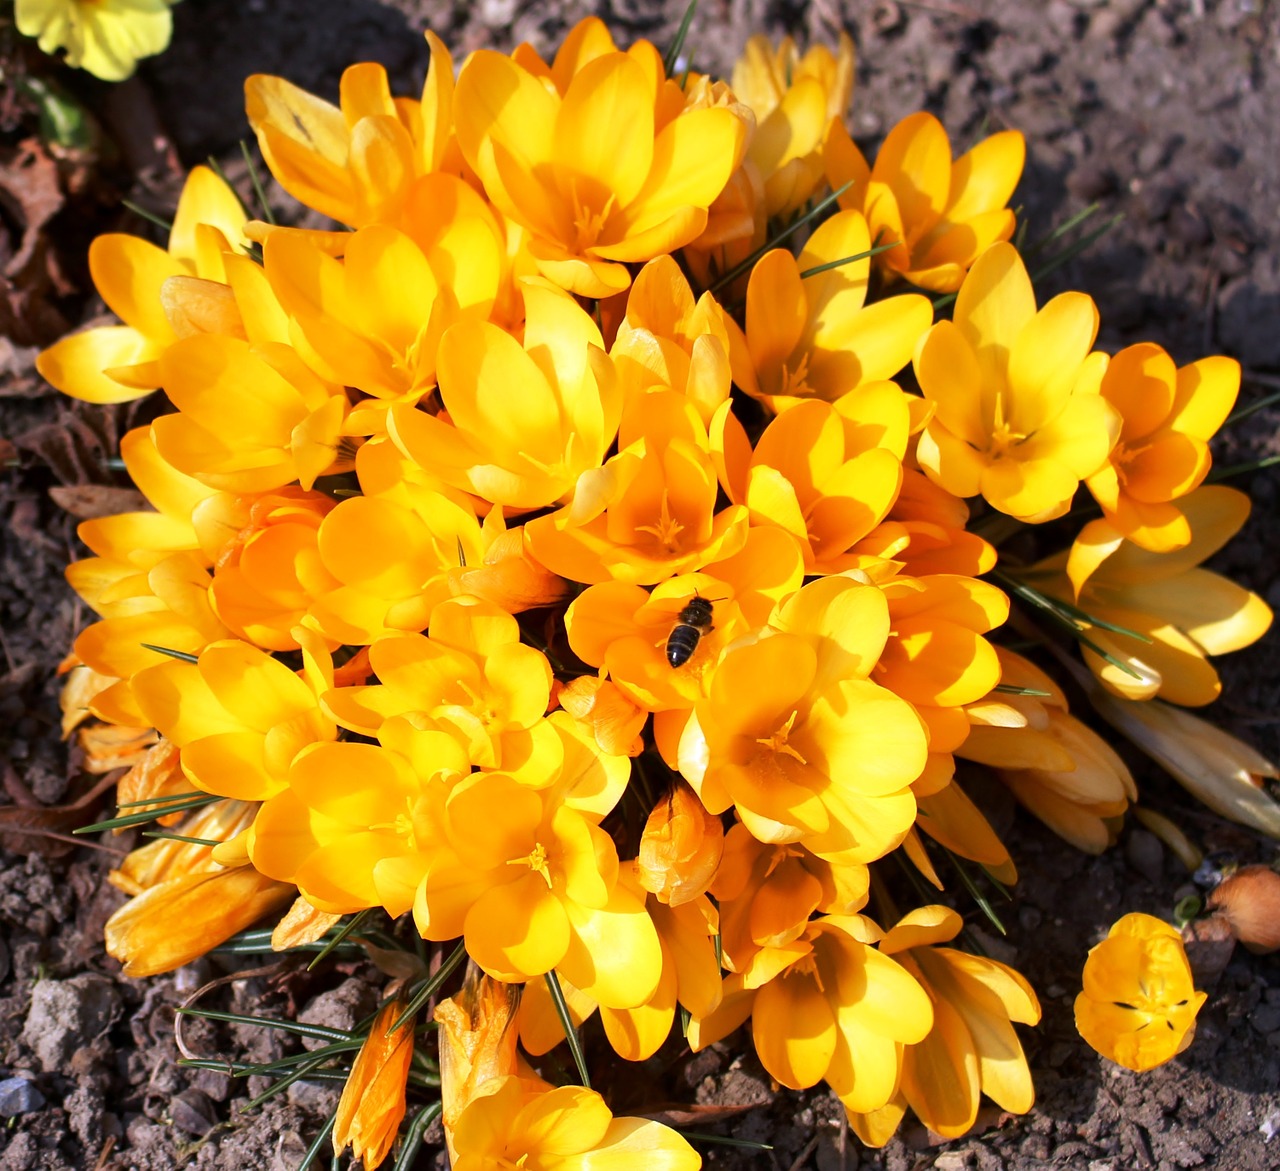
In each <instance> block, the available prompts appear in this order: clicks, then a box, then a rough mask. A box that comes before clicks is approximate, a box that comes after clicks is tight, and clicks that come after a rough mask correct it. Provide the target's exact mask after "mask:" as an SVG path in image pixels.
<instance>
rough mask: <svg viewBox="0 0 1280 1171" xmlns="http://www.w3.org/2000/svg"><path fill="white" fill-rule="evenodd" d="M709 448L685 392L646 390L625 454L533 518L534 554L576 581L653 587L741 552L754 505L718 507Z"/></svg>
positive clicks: (631, 420)
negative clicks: (749, 509)
mask: <svg viewBox="0 0 1280 1171" xmlns="http://www.w3.org/2000/svg"><path fill="white" fill-rule="evenodd" d="M721 409H722V410H725V409H727V404H726V406H725V407H722V408H721ZM707 446H708V444H707V437H706V430H705V429H704V428H703V426H702V422H701V420H700V419H699V417H698V414H697V411H696V410H695V409H694V407H693V405H692V404H691V403H690V402H689V400H688V399H687V398H686V397H685V396H684V395H682V394H678V393H676V392H674V391H654V392H652V393H650V394H647V395H645V398H644V404H643V407H642V408H638V409H635V410H633V411H631V412H629V414H628V416H627V418H626V419H624V420H623V426H622V429H621V431H620V432H619V435H618V447H619V451H618V454H617V455H615V456H614V457H613V458H612V459H610V460H609V461H608V462H607V463H606V464H605V465H604V466H603V467H602V468H599V469H598V470H595V471H592V472H588V473H586V474H584V475H582V476H580V477H579V478H578V480H577V483H576V485H575V487H574V491H573V496H572V499H571V500H570V501H569V503H568V504H566V505H565V507H563V508H562V509H560V510H559V511H558V512H554V513H552V514H551V515H550V516H540V517H537V518H535V519H534V520H531V521H529V522H528V523H527V524H526V525H525V533H526V535H527V537H528V540H529V546H530V548H531V549H532V551H533V555H534V557H536V558H537V559H538V560H539V561H541V562H542V564H544V565H545V566H547V567H548V568H549V569H551V570H553V571H554V572H556V573H558V574H560V575H561V576H562V577H567V578H569V579H570V580H572V581H580V582H586V583H588V584H594V583H598V582H605V581H609V580H610V579H612V580H614V581H618V582H626V583H629V584H632V585H648V584H652V583H654V582H659V581H663V580H665V579H666V578H669V577H672V576H673V575H675V574H685V573H692V572H694V571H695V570H698V569H701V568H703V567H704V566H707V565H709V564H710V563H712V562H714V561H721V560H724V559H726V558H729V557H732V556H733V555H734V554H736V553H739V552H741V550H742V548H743V546H744V545H745V543H746V540H747V528H748V515H747V510H746V508H744V507H742V506H741V505H730V506H729V507H728V508H724V509H721V510H720V511H719V512H716V511H715V508H716V498H717V495H718V493H719V484H718V483H717V479H716V470H715V465H714V462H713V460H712V456H711V453H710V452H709V451H708V450H707Z"/></svg>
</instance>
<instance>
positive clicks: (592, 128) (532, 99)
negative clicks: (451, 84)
mask: <svg viewBox="0 0 1280 1171" xmlns="http://www.w3.org/2000/svg"><path fill="white" fill-rule="evenodd" d="M664 82H665V78H664V76H663V73H662V64H661V61H660V59H659V58H658V54H657V51H656V50H654V49H653V46H651V45H648V44H647V42H643V41H642V42H639V44H637V45H635V46H633V47H632V49H631V51H630V52H628V53H617V52H614V53H604V54H602V55H600V56H596V57H593V58H591V59H589V60H588V61H587V62H586V63H585V64H583V65H581V67H580V68H577V69H576V71H574V72H573V73H572V76H571V78H570V79H569V81H568V84H567V86H566V87H565V89H564V91H563V93H561V92H559V91H558V90H557V89H556V88H554V87H553V86H549V85H547V84H545V83H544V81H543V80H542V79H541V78H539V77H538V76H536V75H535V74H534V73H531V72H529V70H528V69H526V68H524V67H523V66H522V65H521V64H519V63H518V62H516V61H513V60H512V59H511V58H509V57H504V56H502V55H501V54H500V53H495V52H492V51H489V50H481V51H479V52H477V53H475V54H473V55H472V56H471V57H470V58H469V60H468V61H467V64H466V66H465V67H464V69H463V70H462V75H461V76H460V77H459V79H458V87H457V92H456V94H455V103H454V118H455V125H456V129H457V135H458V143H459V145H460V146H461V148H462V153H463V155H464V156H465V157H466V160H467V163H468V164H469V165H470V166H471V167H472V169H473V170H474V171H475V172H476V174H477V175H479V177H480V180H481V182H482V183H483V184H484V189H485V192H486V194H487V195H488V197H489V198H490V199H491V200H492V201H493V203H494V205H495V206H496V207H497V208H498V209H499V210H500V211H501V212H502V213H503V215H505V216H508V217H509V218H511V219H513V220H515V221H516V222H517V223H519V224H521V225H522V226H523V227H524V228H525V229H526V230H527V231H528V232H529V233H530V236H531V239H530V245H529V246H530V250H531V252H532V254H533V256H534V259H535V260H536V261H537V264H538V268H539V271H540V272H541V273H542V274H543V275H544V276H546V277H548V278H550V279H551V280H553V281H554V282H555V283H556V284H558V285H559V286H560V287H561V288H564V289H567V290H569V291H570V292H573V293H578V294H581V295H582V296H586V297H607V296H609V295H611V294H613V293H618V292H621V291H622V290H623V289H625V288H627V286H628V285H629V284H630V283H631V276H630V273H628V271H627V269H626V267H625V265H626V264H628V263H634V262H638V261H645V260H651V259H652V258H653V257H655V256H660V255H662V254H663V253H669V252H673V251H675V249H677V248H679V247H681V246H682V245H684V244H687V243H689V242H690V241H691V240H693V239H694V238H695V237H696V236H698V235H699V234H700V233H701V232H702V230H703V228H704V227H705V226H706V223H707V208H708V207H709V206H710V205H711V203H712V201H713V200H714V199H715V198H716V196H717V195H719V194H720V192H721V190H722V189H723V188H724V186H725V184H726V183H727V182H728V180H729V176H730V175H731V174H732V173H733V170H734V168H735V167H736V166H737V165H738V162H739V159H740V158H741V154H742V149H743V147H744V145H745V141H746V129H747V128H746V125H745V123H744V122H743V120H742V119H741V118H740V117H739V116H738V115H737V114H736V113H734V112H733V111H732V110H730V109H727V108H711V109H694V110H689V111H687V112H682V113H680V114H678V115H677V116H676V117H674V118H671V119H670V120H669V121H667V122H666V123H665V125H662V124H659V122H658V120H657V116H656V109H655V107H656V104H657V100H658V96H659V93H660V92H661V91H662V88H663V83H664ZM619 127H626V133H625V134H619Z"/></svg>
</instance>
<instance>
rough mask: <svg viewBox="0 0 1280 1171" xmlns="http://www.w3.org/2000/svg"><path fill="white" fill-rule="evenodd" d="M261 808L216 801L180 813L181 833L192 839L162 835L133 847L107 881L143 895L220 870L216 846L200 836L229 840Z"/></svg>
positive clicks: (240, 802) (121, 888) (241, 802)
mask: <svg viewBox="0 0 1280 1171" xmlns="http://www.w3.org/2000/svg"><path fill="white" fill-rule="evenodd" d="M257 809H258V807H257V806H256V805H253V804H249V803H246V802H243V801H214V802H213V803H211V804H209V805H206V806H204V808H202V809H197V810H195V811H194V812H193V813H190V814H183V815H180V819H179V820H180V821H181V822H182V826H181V829H180V830H179V831H178V833H179V834H181V837H185V838H189V839H192V840H189V841H182V840H181V838H179V837H177V836H175V837H172V838H160V839H158V840H156V841H154V842H150V843H148V844H147V845H145V846H139V847H138V848H137V849H135V850H130V851H129V853H128V855H126V857H125V859H124V861H123V862H121V863H120V865H119V867H117V868H116V869H115V870H112V871H111V872H110V873H109V874H108V875H107V881H108V882H110V883H111V885H112V886H114V887H117V888H118V889H119V890H122V891H124V892H125V894H129V895H140V894H142V892H143V891H144V890H149V889H150V888H151V887H153V886H158V885H159V884H160V883H162V882H167V881H169V880H170V879H173V878H179V877H181V876H183V875H187V874H204V873H211V872H213V871H217V870H220V869H221V867H220V866H219V864H218V863H217V862H215V861H214V860H213V850H214V847H212V846H203V845H200V844H198V841H199V839H202V838H203V839H205V840H207V841H214V842H223V841H229V840H230V839H231V838H233V837H235V836H236V834H238V833H240V832H242V831H243V830H245V829H247V828H248V827H249V825H250V824H251V823H252V822H253V817H254V814H255V813H256V812H257Z"/></svg>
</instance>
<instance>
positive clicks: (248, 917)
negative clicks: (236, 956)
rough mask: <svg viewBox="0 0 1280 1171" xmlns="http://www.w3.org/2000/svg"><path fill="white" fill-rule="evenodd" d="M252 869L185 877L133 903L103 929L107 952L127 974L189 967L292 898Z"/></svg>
mask: <svg viewBox="0 0 1280 1171" xmlns="http://www.w3.org/2000/svg"><path fill="white" fill-rule="evenodd" d="M293 893H294V888H293V887H292V886H290V885H289V884H288V883H284V882H276V881H275V880H274V879H270V878H267V877H266V875H263V874H259V873H258V872H257V871H256V870H254V869H253V867H251V866H240V867H237V868H235V869H233V870H221V869H219V870H212V871H205V872H203V873H194V874H182V875H179V876H178V877H177V878H171V879H168V880H167V881H165V882H161V883H160V884H159V885H157V886H153V887H150V888H148V889H147V890H145V891H143V892H142V894H140V895H138V896H137V897H136V898H133V899H130V900H129V901H128V902H127V903H125V905H124V906H123V907H121V908H120V909H119V910H118V911H117V912H116V913H115V914H114V915H112V916H111V918H110V919H108V920H107V925H106V927H105V928H104V931H103V934H104V935H105V937H106V943H107V954H108V955H109V956H113V957H114V958H115V959H118V960H119V961H120V962H121V963H123V964H124V974H125V975H126V976H133V977H140V976H158V975H159V974H160V973H161V972H171V971H173V969H174V968H180V967H182V965H183V964H189V963H190V962H191V961H192V960H194V959H198V958H199V957H200V956H202V955H204V954H205V953H206V952H209V951H212V950H213V949H214V948H215V947H217V946H218V944H220V943H222V942H223V941H224V940H226V939H230V938H231V936H233V935H234V934H235V933H236V932H237V931H243V930H244V929H245V928H246V927H250V926H252V925H253V924H254V923H256V922H257V921H258V920H259V919H261V918H262V916H263V915H266V914H269V913H270V912H272V911H275V910H278V909H279V908H280V907H282V906H284V905H285V903H287V902H288V901H289V899H290V898H291V897H292V896H293Z"/></svg>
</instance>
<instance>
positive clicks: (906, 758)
mask: <svg viewBox="0 0 1280 1171" xmlns="http://www.w3.org/2000/svg"><path fill="white" fill-rule="evenodd" d="M771 621H772V624H773V625H772V628H771V629H769V630H766V631H764V632H761V634H760V636H758V637H757V638H756V639H755V640H754V641H751V642H743V643H740V644H739V645H738V646H737V647H735V648H731V649H730V650H729V651H728V653H726V654H725V656H724V657H723V659H722V660H721V661H720V664H719V666H718V667H717V669H716V671H715V674H714V675H713V676H712V679H711V687H710V691H709V694H708V696H707V698H706V699H705V700H703V701H701V702H700V703H698V705H697V706H696V707H695V709H694V712H693V715H692V718H691V719H690V720H689V721H688V723H687V724H686V725H685V727H684V729H683V731H682V733H681V734H680V737H679V747H678V751H677V761H678V765H679V769H680V772H681V773H682V774H683V775H684V777H685V778H686V779H687V780H688V781H689V783H690V784H692V785H693V787H694V789H695V790H697V792H698V796H699V797H700V798H701V799H702V802H703V804H704V805H706V807H707V808H708V809H709V810H710V811H711V812H713V813H720V812H723V811H724V810H725V809H727V808H728V807H729V806H730V805H733V806H735V808H736V809H737V813H738V816H739V818H740V819H741V820H742V822H743V823H744V824H745V825H746V826H747V828H748V829H749V830H750V831H751V832H752V833H753V834H754V835H755V836H756V837H758V838H760V840H761V841H766V842H771V843H784V842H803V844H804V845H805V846H806V847H807V848H808V849H810V850H812V851H813V852H814V853H815V854H818V855H819V856H821V857H825V858H828V859H830V860H832V861H839V862H869V861H872V860H873V859H875V858H879V857H881V856H883V855H884V854H886V853H887V852H888V851H889V850H891V849H892V848H893V847H894V846H896V845H897V844H898V843H899V842H901V841H902V838H903V837H904V836H905V834H906V832H907V830H908V829H909V828H910V826H911V823H912V822H913V821H914V820H915V813H916V805H915V799H914V797H913V796H912V795H911V790H910V788H909V786H910V784H911V782H912V781H914V780H915V779H916V777H917V776H919V774H920V772H921V770H922V769H923V768H924V765H925V761H926V757H927V741H926V735H925V730H924V728H923V726H922V725H921V722H920V719H919V717H918V716H917V715H916V713H915V712H914V710H912V708H911V706H910V705H909V704H908V703H906V702H905V701H904V700H901V699H899V698H898V697H897V696H896V695H894V694H893V693H892V692H891V691H888V690H886V689H885V688H883V687H880V686H879V685H877V684H876V683H873V682H871V680H870V678H869V676H870V675H871V674H872V671H873V669H874V667H875V664H876V662H877V661H878V659H879V656H880V652H881V651H882V650H883V648H884V644H885V641H886V639H887V638H888V636H889V614H888V606H887V604H886V602H885V599H884V595H883V594H881V592H880V591H879V590H878V589H877V588H876V587H875V586H872V585H863V584H861V583H858V582H855V581H852V580H850V579H848V578H844V577H830V578H822V579H820V580H818V581H816V582H814V583H813V584H812V585H808V586H806V587H804V589H802V590H800V591H799V592H798V593H796V594H795V595H794V596H793V597H792V598H791V599H790V600H788V601H787V602H785V603H784V604H783V605H782V606H780V607H779V608H778V611H777V614H776V615H775V617H774V618H773V619H772V620H771Z"/></svg>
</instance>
